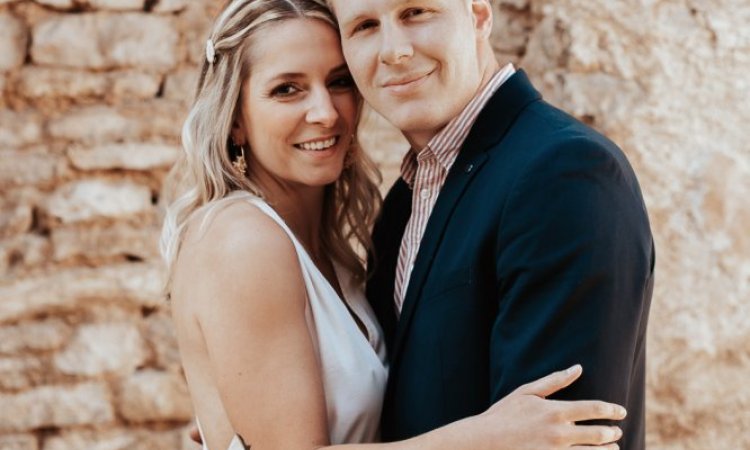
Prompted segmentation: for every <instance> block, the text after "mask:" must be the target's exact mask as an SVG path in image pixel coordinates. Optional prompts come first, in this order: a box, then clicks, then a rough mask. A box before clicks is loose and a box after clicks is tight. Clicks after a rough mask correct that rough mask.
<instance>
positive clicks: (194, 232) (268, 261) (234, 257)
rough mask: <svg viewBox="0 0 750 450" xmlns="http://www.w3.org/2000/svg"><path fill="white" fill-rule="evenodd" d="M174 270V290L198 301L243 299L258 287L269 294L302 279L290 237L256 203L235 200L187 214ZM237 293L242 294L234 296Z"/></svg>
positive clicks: (296, 284)
mask: <svg viewBox="0 0 750 450" xmlns="http://www.w3.org/2000/svg"><path fill="white" fill-rule="evenodd" d="M175 271H176V273H175V280H174V281H175V283H177V284H178V285H182V286H175V288H176V289H178V290H180V291H182V292H183V293H187V295H189V296H190V297H199V299H198V300H197V301H198V302H201V303H202V301H201V300H200V299H206V300H207V301H208V302H215V301H216V299H217V298H219V299H220V301H222V302H232V301H233V300H232V298H235V299H238V300H239V299H247V298H248V294H249V293H251V292H258V290H257V287H258V286H260V285H263V286H265V287H264V292H265V293H268V294H269V295H274V294H275V292H274V291H275V290H278V289H282V287H283V286H286V287H288V286H290V285H295V286H298V285H300V284H301V282H302V281H301V280H302V274H301V270H300V266H299V259H298V256H297V251H296V249H295V247H294V244H293V243H292V241H291V239H290V237H289V235H287V234H286V232H285V231H284V229H283V228H282V227H281V225H280V224H278V223H277V222H276V221H275V220H274V219H272V218H271V217H270V216H268V215H267V214H266V213H265V212H263V211H261V210H260V209H259V208H258V207H257V206H255V205H253V204H251V203H250V202H247V201H239V200H238V201H232V202H227V203H226V204H225V205H219V206H217V207H216V209H215V210H210V209H209V210H206V211H205V212H201V213H200V214H197V215H196V216H195V217H193V218H191V220H190V221H189V222H188V226H187V230H186V233H185V238H184V240H183V243H182V247H181V249H180V253H179V255H178V257H177V262H176V267H175ZM199 280H200V281H201V283H199ZM199 284H200V286H198V285H199ZM180 287H182V288H183V289H179V288H180ZM185 288H187V289H185ZM203 290H206V291H207V292H202V291H203ZM236 292H242V293H243V295H233V293H236ZM276 294H278V293H276ZM256 297H259V298H262V297H265V295H263V296H256Z"/></svg>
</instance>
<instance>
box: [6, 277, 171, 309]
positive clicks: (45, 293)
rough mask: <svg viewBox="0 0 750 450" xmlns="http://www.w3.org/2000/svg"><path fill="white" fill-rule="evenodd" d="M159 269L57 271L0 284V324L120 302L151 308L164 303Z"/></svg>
mask: <svg viewBox="0 0 750 450" xmlns="http://www.w3.org/2000/svg"><path fill="white" fill-rule="evenodd" d="M163 283H164V274H163V269H162V268H161V266H159V265H150V264H143V263H130V264H120V265H115V266H105V267H99V268H96V269H90V268H75V269H59V270H57V271H55V272H54V273H50V274H43V275H34V276H30V277H26V278H20V279H15V280H12V281H6V282H3V283H0V322H4V321H10V320H19V319H23V318H27V317H31V316H34V315H36V314H49V313H50V312H55V311H73V310H75V309H77V308H81V307H83V305H85V304H86V302H124V303H125V304H134V305H137V306H143V307H150V308H154V307H157V306H160V305H162V304H163V302H164V296H163V293H162V288H163Z"/></svg>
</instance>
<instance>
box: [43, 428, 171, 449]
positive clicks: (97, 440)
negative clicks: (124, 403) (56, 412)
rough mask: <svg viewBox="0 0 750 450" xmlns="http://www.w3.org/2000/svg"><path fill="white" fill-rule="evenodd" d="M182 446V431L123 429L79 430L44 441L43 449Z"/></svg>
mask: <svg viewBox="0 0 750 450" xmlns="http://www.w3.org/2000/svg"><path fill="white" fill-rule="evenodd" d="M180 448H182V447H181V437H180V432H179V431H177V432H175V431H169V432H154V431H149V430H139V429H121V430H113V431H106V432H91V431H77V432H70V433H64V434H62V435H61V436H55V437H53V438H50V439H47V440H46V441H45V442H44V447H43V450H81V449H86V450H175V449H180Z"/></svg>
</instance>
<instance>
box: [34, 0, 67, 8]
mask: <svg viewBox="0 0 750 450" xmlns="http://www.w3.org/2000/svg"><path fill="white" fill-rule="evenodd" d="M34 1H35V2H36V3H39V4H40V5H44V6H49V7H50V8H55V9H71V8H73V7H74V6H76V1H75V0H34Z"/></svg>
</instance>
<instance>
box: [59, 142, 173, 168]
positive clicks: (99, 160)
mask: <svg viewBox="0 0 750 450" xmlns="http://www.w3.org/2000/svg"><path fill="white" fill-rule="evenodd" d="M180 152H181V149H180V147H179V146H176V145H168V144H156V143H154V144H149V143H135V142H131V143H126V144H108V145H100V146H96V147H89V148H85V147H79V146H74V147H71V148H70V149H69V150H68V158H69V159H70V162H71V164H72V165H73V167H75V168H77V169H80V170H101V169H127V170H152V169H157V168H161V167H169V166H171V165H172V164H174V162H175V161H176V160H177V158H178V156H179V154H180Z"/></svg>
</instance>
